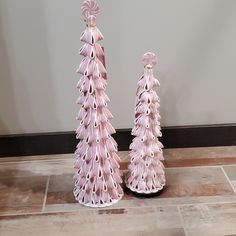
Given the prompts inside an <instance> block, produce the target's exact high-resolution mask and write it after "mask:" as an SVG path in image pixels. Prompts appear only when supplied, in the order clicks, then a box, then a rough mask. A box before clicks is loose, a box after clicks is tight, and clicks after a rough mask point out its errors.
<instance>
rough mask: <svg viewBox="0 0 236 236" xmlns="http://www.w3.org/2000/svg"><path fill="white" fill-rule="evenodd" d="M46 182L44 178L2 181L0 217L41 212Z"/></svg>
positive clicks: (0, 183)
mask: <svg viewBox="0 0 236 236" xmlns="http://www.w3.org/2000/svg"><path fill="white" fill-rule="evenodd" d="M46 182H47V177H44V176H38V177H34V176H33V177H30V178H28V177H27V178H26V177H24V178H16V179H14V178H9V179H1V180H0V215H8V214H23V213H29V212H40V211H41V209H42V206H43V201H44V196H45V188H46ZM0 232H1V230H0Z"/></svg>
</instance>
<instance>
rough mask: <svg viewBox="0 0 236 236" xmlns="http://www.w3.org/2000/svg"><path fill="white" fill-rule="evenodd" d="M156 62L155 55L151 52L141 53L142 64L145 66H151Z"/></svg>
mask: <svg viewBox="0 0 236 236" xmlns="http://www.w3.org/2000/svg"><path fill="white" fill-rule="evenodd" d="M156 64H157V57H156V55H155V53H153V52H147V53H145V54H144V55H143V65H144V66H145V67H148V66H149V67H151V68H152V67H153V66H155V65H156Z"/></svg>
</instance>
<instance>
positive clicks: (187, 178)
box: [161, 167, 234, 197]
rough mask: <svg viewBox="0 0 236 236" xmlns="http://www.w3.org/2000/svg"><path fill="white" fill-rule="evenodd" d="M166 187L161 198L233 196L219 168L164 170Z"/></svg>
mask: <svg viewBox="0 0 236 236" xmlns="http://www.w3.org/2000/svg"><path fill="white" fill-rule="evenodd" d="M166 181H167V185H166V188H165V189H164V192H163V194H162V195H161V197H187V196H218V195H221V196H225V195H233V194H234V192H233V189H232V188H231V186H230V184H229V183H228V181H227V179H226V177H225V175H224V173H223V171H222V170H221V168H220V167H201V168H173V169H172V168H170V169H166Z"/></svg>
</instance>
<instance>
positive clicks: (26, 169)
mask: <svg viewBox="0 0 236 236" xmlns="http://www.w3.org/2000/svg"><path fill="white" fill-rule="evenodd" d="M73 162H74V160H73V159H66V160H50V161H30V162H13V163H5V164H2V165H0V179H8V178H20V177H31V176H49V175H63V174H68V173H69V174H71V173H73V172H74V169H73Z"/></svg>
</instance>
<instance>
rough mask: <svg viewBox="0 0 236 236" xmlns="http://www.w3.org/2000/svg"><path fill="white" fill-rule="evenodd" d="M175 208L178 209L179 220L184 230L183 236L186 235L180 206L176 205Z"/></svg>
mask: <svg viewBox="0 0 236 236" xmlns="http://www.w3.org/2000/svg"><path fill="white" fill-rule="evenodd" d="M177 209H178V213H179V218H180V222H181V224H182V227H183V230H184V234H185V236H188V234H187V231H186V229H185V226H184V225H185V224H184V218H183V215H182V213H181V210H180V207H179V206H177Z"/></svg>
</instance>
